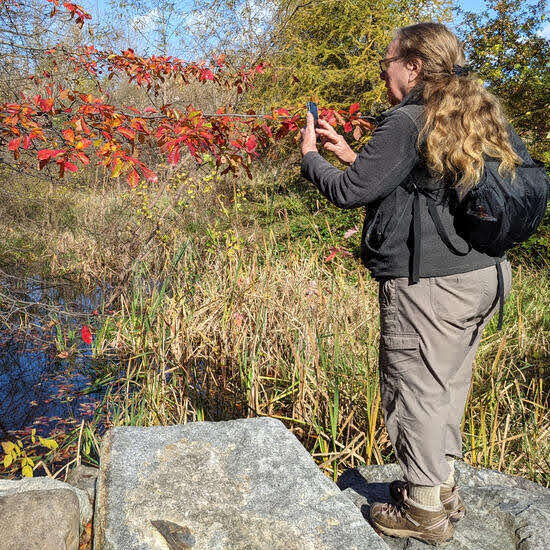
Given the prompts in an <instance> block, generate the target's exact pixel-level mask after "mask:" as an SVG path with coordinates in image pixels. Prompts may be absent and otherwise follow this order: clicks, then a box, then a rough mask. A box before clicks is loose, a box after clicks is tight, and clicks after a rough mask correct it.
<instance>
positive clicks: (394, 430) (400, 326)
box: [379, 261, 512, 486]
mask: <svg viewBox="0 0 550 550" xmlns="http://www.w3.org/2000/svg"><path fill="white" fill-rule="evenodd" d="M502 270H503V275H504V292H505V296H506V297H507V296H508V294H509V293H510V286H511V278H512V274H511V268H510V264H509V262H508V261H504V262H503V263H502ZM379 299H380V325H381V336H380V391H381V395H382V407H383V410H384V418H385V421H386V427H387V430H388V434H389V437H390V440H391V442H392V445H393V448H394V451H395V454H396V456H397V459H398V461H399V463H400V465H401V468H402V469H403V474H404V477H405V479H406V480H407V481H410V482H412V483H416V484H419V485H430V486H434V485H439V484H441V483H442V482H443V481H445V480H446V479H447V478H448V476H449V473H450V469H449V466H448V464H447V461H446V460H445V455H452V456H455V457H461V456H462V438H461V434H460V423H461V420H462V415H463V412H464V407H465V404H466V399H467V397H468V391H469V387H470V380H471V376H472V363H473V361H474V357H475V354H476V351H477V348H478V346H479V341H480V339H481V334H482V332H483V329H484V328H485V326H486V325H487V323H488V322H489V320H490V319H491V317H492V316H493V315H494V313H495V311H497V310H498V296H497V270H496V267H495V266H491V267H487V268H484V269H478V270H475V271H470V272H467V273H460V274H458V275H447V276H444V277H427V278H422V279H420V281H419V282H418V283H417V284H412V285H411V284H409V280H408V279H407V278H396V279H388V280H386V281H384V282H381V283H380V290H379Z"/></svg>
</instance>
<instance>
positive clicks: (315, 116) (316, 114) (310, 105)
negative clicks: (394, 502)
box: [307, 101, 319, 128]
mask: <svg viewBox="0 0 550 550" xmlns="http://www.w3.org/2000/svg"><path fill="white" fill-rule="evenodd" d="M307 110H308V113H311V114H312V115H313V119H314V120H315V128H317V126H319V124H318V122H319V110H318V109H317V103H314V102H313V101H308V102H307Z"/></svg>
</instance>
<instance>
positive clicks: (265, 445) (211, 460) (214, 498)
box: [94, 418, 387, 550]
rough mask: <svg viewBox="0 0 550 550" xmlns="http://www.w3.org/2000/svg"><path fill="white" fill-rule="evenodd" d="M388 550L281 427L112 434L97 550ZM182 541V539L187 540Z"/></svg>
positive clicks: (220, 425) (99, 493)
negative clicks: (167, 535)
mask: <svg viewBox="0 0 550 550" xmlns="http://www.w3.org/2000/svg"><path fill="white" fill-rule="evenodd" d="M153 521H154V522H160V523H157V525H160V526H162V525H164V526H165V527H166V529H168V530H170V529H171V528H172V527H173V525H174V524H175V525H176V526H179V527H180V528H181V533H182V537H183V538H184V539H185V540H184V543H183V545H182V546H181V548H193V549H194V550H214V549H215V550H229V549H231V550H264V549H265V550H329V549H330V550H332V549H334V550H337V549H338V550H352V549H357V550H363V549H364V550H367V549H369V550H387V545H386V544H385V543H384V542H383V541H382V540H381V539H380V537H378V535H376V533H375V532H374V531H373V530H372V528H371V527H370V525H368V523H367V522H366V521H365V519H364V518H363V516H362V515H361V513H360V512H359V510H357V508H356V507H355V506H353V503H352V502H350V500H349V499H348V498H346V496H345V495H344V494H342V492H341V491H340V489H339V488H338V487H337V486H336V485H335V484H334V483H333V482H332V481H331V480H330V479H328V478H327V477H326V476H325V475H324V474H323V473H322V472H321V471H320V470H319V468H318V467H317V466H316V464H315V462H314V461H313V459H312V458H311V456H310V454H309V453H308V452H307V451H306V450H305V449H304V447H303V446H302V445H301V444H300V442H299V441H298V440H297V439H296V437H295V436H294V435H293V434H292V433H291V432H289V431H288V430H287V429H286V428H285V426H284V425H283V424H282V423H281V422H280V421H278V420H275V419H272V418H253V419H242V420H232V421H227V422H195V423H190V424H186V425H179V426H169V427H153V428H139V427H121V428H114V429H112V430H110V431H109V432H108V433H107V434H106V436H105V438H104V440H103V445H102V450H101V463H100V473H99V477H98V481H97V490H96V502H95V516H94V549H95V550H128V549H132V550H166V549H168V548H169V546H168V545H167V543H166V541H165V539H164V538H163V537H162V536H161V534H160V532H159V531H158V530H157V529H156V528H155V527H154V526H153V524H152V522H153ZM183 538H182V540H183Z"/></svg>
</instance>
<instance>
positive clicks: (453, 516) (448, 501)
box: [390, 479, 466, 523]
mask: <svg viewBox="0 0 550 550" xmlns="http://www.w3.org/2000/svg"><path fill="white" fill-rule="evenodd" d="M407 489H408V484H407V482H406V481H403V480H401V479H396V480H395V481H392V482H391V483H390V495H391V497H392V499H393V500H394V501H395V502H396V503H397V504H399V503H400V502H402V501H403V491H404V490H407ZM439 494H440V498H441V503H442V504H443V508H444V509H445V512H447V515H448V516H449V519H450V520H451V521H452V522H453V523H456V522H457V521H460V520H461V519H462V518H463V517H464V514H465V513H466V506H464V503H463V502H462V499H461V498H460V495H459V494H458V486H456V485H455V486H454V487H453V488H452V489H450V488H449V487H445V485H441V486H440V489H439Z"/></svg>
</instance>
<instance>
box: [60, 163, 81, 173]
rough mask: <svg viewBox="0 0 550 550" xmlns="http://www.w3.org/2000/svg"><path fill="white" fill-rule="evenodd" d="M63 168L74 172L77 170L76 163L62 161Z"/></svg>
mask: <svg viewBox="0 0 550 550" xmlns="http://www.w3.org/2000/svg"><path fill="white" fill-rule="evenodd" d="M63 164H64V166H65V170H68V171H69V172H76V171H77V170H78V168H77V166H76V164H73V163H72V162H64V163H63Z"/></svg>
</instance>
